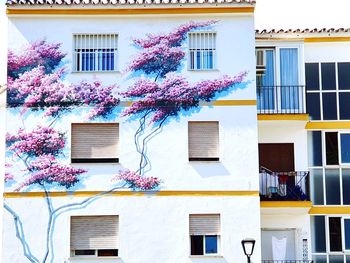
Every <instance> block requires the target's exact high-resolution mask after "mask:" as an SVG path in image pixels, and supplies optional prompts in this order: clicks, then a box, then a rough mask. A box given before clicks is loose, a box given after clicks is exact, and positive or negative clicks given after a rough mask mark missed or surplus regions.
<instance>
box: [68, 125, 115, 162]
mask: <svg viewBox="0 0 350 263" xmlns="http://www.w3.org/2000/svg"><path fill="white" fill-rule="evenodd" d="M118 144H119V124H118V123H84V124H80V123H73V124H72V142H71V147H72V149H71V155H72V156H71V159H72V163H113V162H118V161H119V158H118Z"/></svg>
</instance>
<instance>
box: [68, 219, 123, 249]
mask: <svg viewBox="0 0 350 263" xmlns="http://www.w3.org/2000/svg"><path fill="white" fill-rule="evenodd" d="M118 221H119V220H118V216H72V217H71V236H70V244H71V250H84V249H117V248H118V225H119V222H118Z"/></svg>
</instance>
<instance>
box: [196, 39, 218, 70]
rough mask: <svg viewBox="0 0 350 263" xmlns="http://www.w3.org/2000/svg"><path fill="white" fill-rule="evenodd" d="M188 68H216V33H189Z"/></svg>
mask: <svg viewBox="0 0 350 263" xmlns="http://www.w3.org/2000/svg"><path fill="white" fill-rule="evenodd" d="M189 51H190V57H189V68H190V69H191V70H208V69H215V68H216V63H215V60H216V33H211V32H200V33H197V32H196V33H189Z"/></svg>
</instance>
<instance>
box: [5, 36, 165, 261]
mask: <svg viewBox="0 0 350 263" xmlns="http://www.w3.org/2000/svg"><path fill="white" fill-rule="evenodd" d="M59 48H60V45H59V44H51V43H47V42H46V41H37V42H34V43H32V44H30V45H28V47H26V48H25V49H24V51H23V52H22V53H20V54H15V53H14V52H12V51H9V56H8V84H7V87H8V89H7V91H8V92H7V104H8V107H9V110H11V109H12V111H13V112H17V116H19V117H21V116H22V117H23V115H24V114H26V113H29V114H31V113H33V112H37V113H42V115H43V116H42V117H45V118H46V119H47V121H48V122H49V124H48V125H46V126H45V125H41V126H37V127H35V128H34V129H32V130H30V131H27V129H26V127H25V126H23V127H22V128H20V129H19V130H17V131H15V133H8V134H7V135H6V145H7V156H8V158H9V160H11V161H12V162H14V164H15V165H13V164H10V163H7V164H6V167H5V168H6V172H5V182H6V183H9V182H12V183H17V187H16V188H15V191H26V190H27V189H30V187H32V186H39V187H40V188H42V190H43V191H44V193H45V200H46V203H47V208H48V214H49V217H48V221H47V231H46V245H45V247H46V249H45V253H44V256H43V258H42V260H39V259H38V258H37V257H36V256H34V255H33V253H32V252H31V248H30V245H29V244H28V243H27V241H26V236H25V234H24V233H25V232H24V225H23V222H22V220H21V218H20V217H19V215H18V214H17V213H16V212H15V211H14V209H13V208H11V207H10V206H9V205H8V204H7V203H6V202H5V203H4V208H5V209H6V210H7V211H8V212H9V213H10V214H11V215H12V216H13V219H14V223H15V227H16V236H17V238H18V239H19V240H20V242H21V244H22V248H23V252H24V255H25V257H26V258H27V259H28V260H29V261H30V262H48V261H49V256H50V255H51V260H50V262H54V246H53V243H52V242H53V241H52V235H53V233H54V229H55V221H56V219H57V217H58V216H59V215H60V214H62V213H64V212H67V211H69V210H72V209H81V208H83V207H85V206H86V205H88V204H89V203H90V202H92V201H94V200H96V199H97V198H99V197H101V196H103V195H105V194H107V193H109V192H112V191H116V190H117V189H119V188H122V187H125V186H126V183H125V182H127V183H128V184H130V185H132V187H133V189H136V190H137V189H141V190H150V189H154V188H155V187H157V186H158V185H159V180H158V179H156V178H137V177H133V178H131V177H130V178H124V177H121V178H119V179H118V180H117V183H115V182H113V183H112V185H111V189H109V190H107V191H105V192H102V193H100V194H97V195H95V196H92V197H89V198H86V199H84V200H83V201H81V202H74V203H69V204H65V205H62V206H58V207H54V206H53V204H52V200H51V197H50V191H49V188H50V187H51V186H54V187H65V188H66V189H70V188H71V187H72V186H74V185H76V184H77V183H78V182H79V181H80V180H81V179H82V178H81V175H83V174H84V173H85V172H86V170H84V169H79V168H75V167H72V166H70V165H67V164H65V163H63V162H62V161H61V160H62V159H64V149H65V147H66V135H65V133H63V132H60V131H58V130H57V129H55V128H54V124H55V122H56V121H57V120H59V119H60V118H61V117H62V114H63V113H66V112H69V111H73V110H74V109H76V108H77V107H79V106H86V107H89V108H90V110H89V112H88V114H87V118H88V119H94V118H96V117H107V116H108V115H110V114H111V113H112V111H113V110H114V108H115V107H116V106H117V105H118V104H119V98H118V96H117V92H116V89H117V86H116V85H110V86H103V85H102V84H101V83H100V82H99V81H94V82H86V81H83V82H80V83H78V84H67V83H66V82H64V80H63V78H64V74H65V73H64V69H63V68H62V67H60V64H61V63H62V59H63V58H64V57H65V54H64V53H62V52H61V51H59ZM22 119H23V125H24V123H25V120H24V118H22ZM17 162H20V163H22V165H20V163H17ZM14 166H16V167H20V166H22V167H24V168H23V169H21V170H20V171H18V169H17V170H15V173H17V174H16V175H17V176H14V174H15V173H13V172H10V170H13V168H14ZM18 173H21V176H18ZM19 178H20V179H19ZM18 179H19V180H20V181H19V182H17V181H18ZM121 182H124V183H122V184H121Z"/></svg>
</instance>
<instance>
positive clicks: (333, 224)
mask: <svg viewBox="0 0 350 263" xmlns="http://www.w3.org/2000/svg"><path fill="white" fill-rule="evenodd" d="M311 234H312V239H313V242H312V253H313V260H314V262H325V263H326V262H327V259H328V262H330V263H332V262H339V263H348V262H349V259H350V254H349V250H350V218H348V217H340V216H325V215H317V216H312V217H311Z"/></svg>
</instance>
